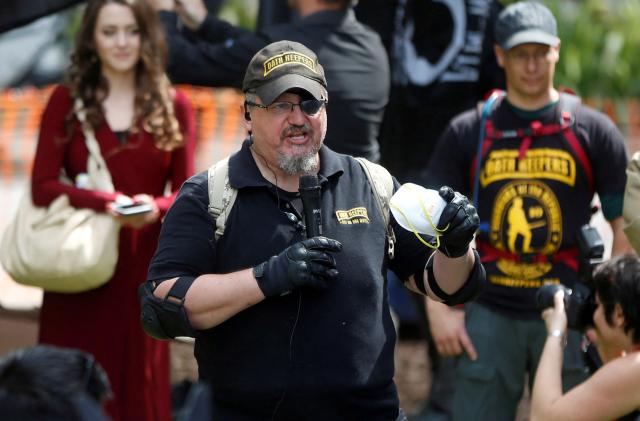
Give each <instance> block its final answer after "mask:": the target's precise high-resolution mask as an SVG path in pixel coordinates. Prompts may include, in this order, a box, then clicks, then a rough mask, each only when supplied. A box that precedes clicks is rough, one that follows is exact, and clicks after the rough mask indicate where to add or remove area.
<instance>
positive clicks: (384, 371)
mask: <svg viewBox="0 0 640 421" xmlns="http://www.w3.org/2000/svg"><path fill="white" fill-rule="evenodd" d="M243 90H244V92H245V95H246V97H245V106H244V107H245V109H244V111H245V125H246V127H247V129H248V131H249V133H250V135H249V138H248V139H246V140H245V142H244V143H243V145H242V148H241V149H240V150H239V151H238V152H236V153H235V154H233V155H232V156H231V157H230V158H229V160H228V174H227V175H228V180H227V181H223V182H222V185H219V184H215V180H216V178H215V177H213V180H214V183H213V185H211V184H209V181H210V180H211V178H209V176H208V173H207V172H206V171H205V172H203V173H201V174H198V175H196V176H194V177H193V178H191V179H190V180H189V181H187V182H186V183H185V184H184V185H183V187H182V189H181V192H180V194H179V196H178V198H177V199H176V201H175V203H174V205H173V206H172V208H171V210H170V211H169V213H168V214H167V216H166V218H165V220H164V223H163V228H162V233H161V235H160V242H159V246H158V249H157V252H156V255H155V257H154V258H153V262H152V263H151V266H150V268H149V275H148V281H147V282H146V283H145V284H144V285H143V286H142V287H141V289H140V294H141V300H142V308H143V310H142V324H143V327H144V328H145V330H146V331H147V333H149V334H150V335H152V336H154V337H157V338H160V339H163V338H164V339H167V338H172V337H175V336H193V337H195V338H196V344H195V356H196V359H197V361H198V366H199V373H200V379H201V380H203V381H207V382H209V383H210V384H211V389H212V394H213V403H212V406H213V415H212V419H216V420H218V419H221V420H226V419H229V420H263V419H283V420H302V419H303V420H335V419H366V420H390V421H394V420H403V419H405V417H404V414H403V413H402V411H401V410H400V409H399V402H398V396H397V392H396V388H395V385H394V383H393V350H394V345H395V330H394V326H393V323H392V320H391V315H390V312H389V305H388V299H387V292H386V291H387V289H386V283H387V281H386V273H387V268H389V269H392V270H393V271H394V272H396V273H397V274H398V275H399V276H401V277H402V279H404V280H405V285H406V286H407V288H409V289H411V290H413V291H415V292H417V293H421V294H425V295H427V294H428V295H429V296H430V297H432V298H433V299H435V300H438V301H443V302H445V303H447V304H449V305H455V304H457V303H460V302H464V301H468V300H470V299H472V298H473V297H474V296H475V295H476V294H477V292H478V290H479V289H480V287H481V285H482V283H483V281H484V269H483V268H482V266H481V265H480V263H479V257H478V255H477V253H475V251H473V250H472V249H471V248H470V247H469V243H470V241H471V239H472V238H473V234H474V232H475V230H476V228H477V221H478V219H477V214H476V212H475V209H474V207H473V206H471V205H470V204H469V201H468V200H467V199H466V198H465V197H464V196H462V195H460V194H459V193H456V192H454V191H453V190H451V189H449V188H446V187H443V188H442V189H441V191H440V194H441V196H442V197H443V199H444V200H446V201H447V202H448V204H447V205H446V206H445V208H444V210H443V213H442V216H441V217H440V228H442V230H443V232H444V233H443V235H442V236H441V237H440V246H439V248H438V250H437V251H433V249H430V248H426V247H424V246H423V245H422V244H421V242H420V241H419V240H418V239H417V238H416V237H415V236H414V234H413V233H412V232H409V231H406V230H404V229H403V228H401V227H400V226H399V225H398V224H397V223H396V222H395V221H394V220H393V219H392V218H391V222H390V226H391V228H392V229H393V232H394V233H395V237H391V236H390V237H387V224H386V222H385V217H384V214H383V210H382V209H381V208H379V207H378V203H377V201H376V197H375V196H374V193H373V191H372V184H371V183H370V182H369V179H368V177H367V175H366V173H365V169H364V167H363V166H362V165H361V164H360V163H359V162H358V161H357V160H356V159H354V158H352V157H351V156H348V155H342V154H338V153H335V152H333V151H332V150H331V149H329V148H328V147H327V146H324V145H323V141H324V137H325V134H326V130H327V125H328V121H327V113H326V108H327V107H329V106H330V104H331V97H330V96H329V95H327V82H326V79H325V74H324V69H323V67H322V66H321V65H320V63H319V62H318V59H317V57H316V55H315V53H314V52H313V51H311V50H310V49H308V48H307V47H305V46H304V45H302V44H299V43H297V42H293V41H280V42H276V43H273V44H270V45H268V46H266V47H265V48H263V49H261V50H260V51H258V53H257V54H256V55H255V56H254V57H253V59H252V60H251V63H250V64H249V66H248V68H247V71H246V73H245V77H244V81H243ZM369 165H373V164H369ZM371 168H378V169H379V170H381V171H386V170H384V169H383V168H382V167H371ZM227 175H225V177H226V176H227ZM304 175H315V176H317V178H318V187H317V188H318V189H319V194H320V200H319V205H318V206H319V210H320V212H321V215H322V235H321V236H312V237H311V238H309V237H308V235H307V233H308V232H309V231H308V230H307V233H305V225H304V224H310V223H311V221H307V220H305V218H303V216H302V215H303V213H304V212H303V206H302V205H301V197H300V193H299V192H298V191H299V188H300V187H301V184H302V183H301V182H300V179H301V177H302V176H304ZM398 187H399V186H398V183H397V182H395V183H394V190H395V189H397V188H398ZM224 190H227V191H229V190H233V191H235V192H236V193H237V196H236V197H235V200H234V202H233V205H232V206H231V207H227V208H224V209H223V210H222V211H221V212H223V213H224V217H225V218H226V223H225V224H224V230H223V232H222V234H220V232H219V229H220V224H219V222H220V218H221V217H222V216H223V213H220V212H218V215H219V216H217V219H214V218H213V217H212V216H211V213H210V212H209V210H210V208H211V207H212V206H213V207H215V203H212V201H211V200H210V198H211V197H215V196H212V195H215V194H216V193H215V192H216V191H224ZM220 194H222V193H220ZM227 197H230V196H227ZM386 212H388V207H387V209H386ZM308 228H309V227H307V229H308ZM388 238H391V240H388ZM388 241H390V242H391V245H395V248H394V247H390V244H389V243H388ZM393 250H395V251H394V252H393V253H392V252H391V251H393Z"/></svg>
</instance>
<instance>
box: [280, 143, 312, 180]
mask: <svg viewBox="0 0 640 421" xmlns="http://www.w3.org/2000/svg"><path fill="white" fill-rule="evenodd" d="M319 150H320V146H318V147H317V148H313V150H310V151H309V152H307V153H305V154H304V155H300V156H288V155H284V154H278V165H279V166H280V169H281V170H282V171H284V172H285V173H286V174H289V175H296V174H311V173H315V172H317V170H318V159H317V156H318V155H317V154H318V151H319Z"/></svg>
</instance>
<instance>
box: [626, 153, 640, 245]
mask: <svg viewBox="0 0 640 421" xmlns="http://www.w3.org/2000/svg"><path fill="white" fill-rule="evenodd" d="M622 215H623V216H624V232H625V234H627V238H628V239H629V242H630V243H631V245H632V246H633V248H634V249H635V250H636V253H638V254H640V152H636V153H635V154H634V155H633V158H631V161H630V162H629V166H628V167H627V186H626V188H625V191H624V206H623V209H622Z"/></svg>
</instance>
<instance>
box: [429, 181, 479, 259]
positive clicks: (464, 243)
mask: <svg viewBox="0 0 640 421" xmlns="http://www.w3.org/2000/svg"><path fill="white" fill-rule="evenodd" d="M439 194H440V197H442V198H443V199H444V200H445V201H446V202H447V205H446V206H445V208H444V210H443V211H442V214H441V215H440V220H439V221H438V227H437V228H438V231H439V232H442V236H441V237H440V247H439V248H438V250H440V251H441V252H442V253H444V254H445V255H446V256H447V257H461V256H463V255H464V254H465V253H467V251H468V250H469V244H470V243H471V240H473V236H474V234H475V233H476V231H477V230H478V227H479V226H480V218H479V217H478V212H477V211H476V208H475V207H474V206H473V205H472V204H471V202H469V199H467V198H466V197H465V196H464V195H462V194H460V193H458V192H456V191H454V190H453V189H452V188H451V187H447V186H443V187H441V188H440V191H439Z"/></svg>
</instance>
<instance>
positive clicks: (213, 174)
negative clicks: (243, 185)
mask: <svg viewBox="0 0 640 421" xmlns="http://www.w3.org/2000/svg"><path fill="white" fill-rule="evenodd" d="M207 181H208V189H209V208H208V210H209V214H210V215H211V216H212V217H213V219H215V221H216V232H215V239H216V241H217V240H218V239H219V238H220V237H222V235H224V229H225V224H226V223H227V217H228V216H229V212H230V211H231V208H232V207H233V204H234V203H235V201H236V196H237V195H238V190H237V189H234V188H233V187H231V185H230V184H229V157H226V158H224V159H223V160H221V161H218V162H216V163H215V164H213V165H212V166H211V167H209V170H208V171H207Z"/></svg>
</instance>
